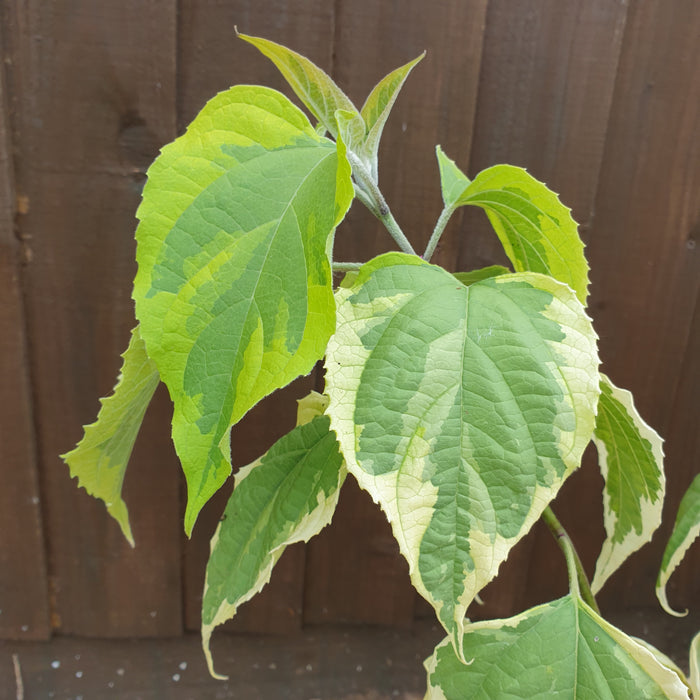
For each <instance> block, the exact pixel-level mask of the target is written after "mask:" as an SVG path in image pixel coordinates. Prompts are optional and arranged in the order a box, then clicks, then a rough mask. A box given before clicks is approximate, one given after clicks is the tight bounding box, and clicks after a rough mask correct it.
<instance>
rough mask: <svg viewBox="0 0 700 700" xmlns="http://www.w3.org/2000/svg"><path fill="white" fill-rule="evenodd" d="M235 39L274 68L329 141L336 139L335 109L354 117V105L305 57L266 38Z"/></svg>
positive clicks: (248, 37) (323, 72)
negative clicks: (326, 134) (256, 51)
mask: <svg viewBox="0 0 700 700" xmlns="http://www.w3.org/2000/svg"><path fill="white" fill-rule="evenodd" d="M238 36H239V37H240V38H241V39H243V40H245V41H247V42H248V43H249V44H252V45H253V46H255V48H257V49H258V50H259V51H260V52H261V53H262V54H263V55H265V56H267V58H269V59H270V60H271V61H272V62H273V63H274V64H275V65H276V66H277V68H278V70H279V71H280V73H282V75H283V76H284V79H285V80H286V81H287V82H288V83H289V85H290V86H291V88H292V90H294V92H295V93H296V95H297V97H298V98H299V99H300V100H301V101H302V102H303V103H304V104H305V105H306V106H307V107H308V109H309V110H310V111H311V113H312V114H313V115H314V116H315V117H316V119H318V120H319V121H320V122H321V124H323V126H324V127H325V128H326V130H327V131H328V132H329V133H330V134H331V135H332V136H333V138H337V137H338V129H337V126H336V121H335V113H336V112H337V111H338V110H339V109H340V110H345V111H348V112H354V113H355V114H358V112H357V109H356V108H355V105H353V103H352V102H351V101H350V98H348V96H347V95H346V94H345V93H344V92H343V91H342V90H341V89H340V88H339V87H338V86H337V85H336V84H335V82H334V81H333V79H332V78H331V77H330V76H329V75H328V74H327V73H326V72H325V71H323V70H321V69H320V68H319V67H318V66H317V65H316V64H315V63H313V62H312V61H310V60H309V59H308V58H306V57H305V56H302V55H301V54H299V53H297V52H296V51H292V50H291V49H288V48H287V47H286V46H282V45H281V44H276V43H275V42H274V41H269V40H268V39H262V38H260V37H255V36H247V35H246V34H239V35H238Z"/></svg>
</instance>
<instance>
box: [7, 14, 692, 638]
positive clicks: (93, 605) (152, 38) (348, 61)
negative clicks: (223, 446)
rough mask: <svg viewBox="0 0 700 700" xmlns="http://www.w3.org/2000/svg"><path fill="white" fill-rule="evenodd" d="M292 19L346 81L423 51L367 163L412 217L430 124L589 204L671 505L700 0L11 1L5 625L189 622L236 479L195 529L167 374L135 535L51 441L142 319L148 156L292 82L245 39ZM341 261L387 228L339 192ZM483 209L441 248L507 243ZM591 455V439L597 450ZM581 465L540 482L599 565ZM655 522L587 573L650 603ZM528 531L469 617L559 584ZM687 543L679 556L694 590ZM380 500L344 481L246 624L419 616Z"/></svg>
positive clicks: (415, 235)
mask: <svg viewBox="0 0 700 700" xmlns="http://www.w3.org/2000/svg"><path fill="white" fill-rule="evenodd" d="M234 25H238V27H239V29H240V30H241V31H244V32H247V33H252V34H258V35H262V36H265V37H268V38H270V39H273V40H276V41H281V42H283V43H285V44H287V45H289V46H291V47H293V48H295V49H297V50H299V51H301V52H303V53H305V54H306V55H308V56H309V57H310V58H311V59H312V60H314V61H315V62H317V63H318V64H319V65H320V66H322V67H323V68H325V69H326V70H327V71H329V72H331V73H332V74H333V75H334V77H335V78H336V80H337V81H338V82H339V84H340V85H341V86H342V87H343V88H344V89H345V90H346V91H347V92H348V94H349V95H350V97H351V98H352V99H353V100H357V101H358V102H360V103H361V102H362V100H363V98H364V96H365V95H366V94H367V93H368V91H369V89H370V88H371V86H372V85H373V84H374V83H375V82H376V81H377V80H378V79H379V78H381V77H382V76H383V75H384V74H386V73H387V72H389V71H390V70H391V69H393V68H395V67H396V66H398V65H400V64H402V63H405V62H406V61H408V60H409V59H411V58H413V57H415V56H416V55H417V54H419V53H420V52H421V51H423V50H424V49H426V50H427V51H428V54H427V57H426V59H425V60H424V61H423V63H422V64H421V65H419V66H418V68H416V69H415V71H414V73H413V74H412V75H411V77H410V80H409V82H408V84H407V86H406V87H405V90H404V94H402V95H401V97H400V98H399V101H398V103H397V105H396V107H395V110H394V114H393V115H392V118H391V120H390V123H389V126H388V128H387V131H386V136H385V143H384V146H383V148H382V156H383V165H382V166H381V181H382V183H383V189H384V192H385V195H386V196H387V199H388V200H389V201H390V203H391V205H392V208H393V210H394V212H395V213H396V215H397V217H398V218H399V220H400V221H401V222H403V224H404V228H405V229H406V230H407V233H408V235H409V237H410V238H411V239H412V240H413V241H414V242H415V243H416V244H417V246H419V247H420V246H421V245H424V244H425V242H426V239H427V236H428V233H429V231H430V230H432V225H433V223H434V221H435V219H436V217H437V215H438V213H439V209H440V197H439V186H438V173H437V166H436V162H435V156H434V145H435V144H436V143H440V144H442V146H443V148H444V149H445V151H446V152H447V153H448V154H449V155H450V156H451V157H452V158H454V159H456V161H457V162H458V163H459V164H460V165H461V166H462V167H463V168H465V169H466V170H467V172H469V173H470V174H472V175H473V174H474V173H476V172H477V171H479V170H480V169H482V168H484V167H487V166H489V165H492V164H494V163H498V162H510V163H514V164H517V165H522V166H525V167H527V168H528V169H529V170H530V172H531V173H532V174H533V175H535V176H536V177H537V178H539V179H542V180H544V181H546V182H547V183H548V184H549V185H550V186H551V187H553V188H554V189H555V190H556V191H558V192H559V193H560V194H561V197H562V199H563V200H564V202H566V203H567V204H568V205H570V206H571V207H572V209H573V212H574V216H575V218H576V219H577V220H578V221H579V222H581V232H582V235H583V237H584V239H585V241H586V243H587V253H588V256H589V259H590V263H591V267H592V272H591V278H592V288H591V307H590V308H591V314H592V315H593V317H594V319H595V323H596V327H597V329H598V332H599V333H600V350H601V355H602V358H603V361H604V369H605V371H606V372H607V373H608V374H609V375H611V377H612V378H613V380H614V381H615V382H616V383H618V384H619V385H621V386H624V387H627V388H629V389H631V390H632V391H633V392H634V394H635V396H636V399H637V404H638V406H639V408H640V410H641V412H642V414H643V415H644V416H645V418H646V419H647V421H648V422H649V423H650V424H651V425H653V426H654V427H655V428H657V429H658V430H659V431H660V432H661V433H662V435H664V437H665V438H666V440H667V443H666V456H667V464H666V468H667V474H668V498H667V506H666V510H665V514H666V517H667V520H668V519H669V518H670V516H671V514H672V513H673V512H675V510H676V508H677V505H678V502H679V499H680V496H681V494H682V492H683V491H684V490H685V488H686V487H687V486H688V484H689V483H690V481H691V479H692V477H693V476H694V474H695V473H697V471H698V464H699V462H700V429H699V425H698V408H699V406H698V403H699V399H698V397H699V396H700V304H699V303H698V300H699V291H700V251H698V249H697V247H696V239H697V238H698V236H699V234H700V41H698V37H699V36H700V3H699V2H697V0H568V1H567V2H561V0H518V2H515V1H513V0H441V1H440V2H437V1H436V2H426V1H425V0H382V2H376V1H375V2H372V1H371V0H335V1H330V0H307V1H305V2H293V1H291V0H248V1H244V0H228V1H223V2H213V1H211V2H207V1H203V0H118V1H117V0H70V1H69V0H55V1H54V2H50V3H48V2H36V1H31V0H0V42H1V43H0V57H1V59H2V61H1V62H0V295H1V296H0V300H1V303H0V362H1V364H0V396H1V397H2V404H1V405H0V460H1V461H0V473H1V475H2V476H1V481H0V484H1V485H0V609H1V612H0V636H3V637H7V638H21V639H43V638H46V637H48V636H49V635H50V634H51V632H52V631H56V632H60V633H65V634H73V635H85V636H98V637H121V636H166V635H178V634H181V633H182V632H183V630H188V629H197V628H198V625H199V603H200V599H201V588H202V581H203V570H204V562H205V559H206V556H207V553H208V540H209V538H210V536H211V533H212V531H213V528H214V526H215V524H216V521H217V519H218V517H219V513H220V512H221V509H222V508H223V504H224V500H225V494H223V495H221V496H217V497H216V498H214V499H213V502H212V503H211V504H210V505H209V507H207V508H206V510H205V511H204V513H203V514H202V516H201V518H200V521H199V522H198V525H197V527H196V529H195V533H194V536H193V537H192V539H191V540H190V541H187V540H186V539H185V538H184V536H183V530H182V515H183V488H182V479H181V477H180V474H179V466H178V462H177V460H176V458H175V455H174V453H173V450H172V447H171V446H170V443H169V430H168V421H169V414H170V407H169V401H168V398H167V395H166V394H165V393H164V392H163V393H160V394H158V395H157V398H156V401H155V403H154V404H153V405H152V407H151V409H150V410H149V413H148V416H147V418H146V422H145V426H144V429H143V431H142V434H141V436H140V438H139V441H138V443H137V446H136V449H135V453H134V456H133V460H132V463H131V465H130V469H129V472H128V475H127V483H126V500H127V503H128V505H129V508H130V512H131V517H132V523H133V529H134V534H135V537H136V540H137V547H136V549H133V550H132V549H130V548H129V546H128V545H127V543H126V542H125V541H124V539H123V538H122V536H121V534H120V532H119V529H118V527H117V526H116V524H115V523H114V522H113V521H112V520H111V519H110V518H109V517H108V516H107V514H106V513H105V510H104V507H103V505H102V504H101V503H100V502H96V501H94V500H93V499H91V498H90V497H88V496H87V495H86V494H85V493H84V491H79V490H78V489H77V488H76V483H75V482H74V481H72V480H70V479H69V477H68V470H67V468H66V466H65V465H64V464H63V463H62V462H61V460H60V459H59V457H58V455H59V454H60V453H62V452H65V451H67V450H68V449H70V448H71V447H72V446H73V445H74V444H75V442H76V441H77V440H78V439H79V438H80V436H81V426H82V425H83V424H85V423H88V422H91V421H92V420H94V417H95V415H96V412H97V409H98V402H97V398H98V397H99V396H102V395H105V394H107V393H109V391H110V390H111V388H112V386H113V384H114V380H115V377H116V374H117V371H118V368H119V365H120V358H119V353H120V352H121V351H122V350H123V349H124V348H125V347H126V343H127V339H128V334H129V330H130V328H131V327H132V325H133V324H134V321H133V310H132V303H131V301H130V287H131V281H132V278H133V275H134V272H135V263H134V249H135V246H134V241H133V230H134V227H135V220H134V212H135V209H136V207H137V205H138V202H139V195H140V191H141V188H142V186H143V183H144V179H145V172H146V169H147V167H148V165H149V163H150V162H151V161H152V160H153V158H154V157H155V156H156V155H157V153H158V149H159V148H160V147H161V146H162V145H163V144H164V143H166V142H168V141H169V140H171V139H173V138H174V137H175V136H176V135H177V134H178V133H180V132H182V130H183V129H184V126H185V125H186V124H187V123H188V121H189V120H190V119H191V118H192V117H193V116H194V115H195V114H196V112H197V111H198V110H199V109H200V108H201V106H202V105H203V104H204V102H205V101H206V100H207V99H208V98H209V97H211V96H212V95H213V94H214V93H215V92H217V91H218V90H221V89H224V88H226V87H228V86H229V85H231V84H234V83H238V82H245V83H262V84H267V85H270V86H273V87H277V88H280V89H282V90H285V91H286V89H285V88H284V86H283V83H282V80H281V79H280V77H279V76H278V75H277V73H276V71H275V69H274V67H272V65H271V64H269V63H268V62H266V60H265V59H264V58H262V57H261V56H260V55H258V54H257V52H256V51H255V50H254V49H253V48H252V47H250V46H249V45H247V44H245V43H244V42H241V41H237V40H236V39H235V38H234V29H233V28H234ZM342 230H343V233H342V234H339V240H338V247H339V249H340V250H339V253H338V255H339V259H351V260H364V259H367V258H369V257H370V256H371V255H373V254H374V253H376V252H379V251H381V250H382V249H384V248H385V247H386V246H387V245H388V244H389V243H390V240H389V239H388V238H387V236H386V235H385V234H383V233H382V232H381V230H380V228H379V227H378V226H377V225H376V223H375V222H374V221H373V220H372V219H371V217H370V216H369V215H368V214H366V213H365V212H363V211H360V210H358V209H357V207H354V208H353V210H352V212H351V214H350V215H349V217H348V219H347V221H346V222H345V224H344V228H343V229H342ZM498 248H499V244H498V241H497V240H496V238H495V236H494V235H493V234H492V233H490V232H489V231H488V228H487V226H486V225H485V220H484V219H482V218H480V217H479V216H478V215H476V214H475V215H472V214H471V213H469V214H468V213H463V214H461V215H460V217H458V218H457V219H456V220H455V221H453V222H452V223H451V225H450V228H449V229H448V233H447V235H446V237H445V238H444V242H443V243H442V244H441V246H440V248H439V250H438V252H437V255H436V257H435V259H436V261H437V262H439V263H440V264H443V265H445V266H447V267H448V268H451V269H455V270H456V269H460V270H462V269H471V268H473V267H476V266H482V265H488V264H493V263H496V262H501V261H502V260H503V257H502V253H500V252H499V250H498ZM318 380H319V378H318V377H309V378H305V379H301V380H299V381H298V382H297V383H296V384H295V385H294V386H292V387H291V388H289V389H286V390H284V391H282V392H280V394H279V395H276V396H274V397H272V398H271V399H268V400H266V401H265V402H263V403H262V404H261V405H259V406H258V407H256V409H255V410H254V411H253V412H252V413H251V414H250V415H249V416H248V417H246V419H245V420H244V421H243V423H242V424H241V425H240V426H239V427H237V428H236V429H234V432H233V438H232V439H233V455H234V459H235V462H236V464H237V465H242V464H245V463H247V462H249V461H250V460H252V459H254V458H255V457H257V456H258V455H259V454H260V453H261V452H262V451H264V450H265V449H266V448H267V447H268V446H269V445H270V443H271V442H272V441H273V440H274V439H275V438H276V437H277V436H279V435H281V434H282V433H283V432H285V431H286V430H287V429H288V428H289V427H291V425H292V423H293V421H294V399H295V398H296V397H297V396H300V395H302V394H303V393H305V392H306V391H307V389H308V388H309V387H310V386H312V385H313V384H314V382H317V381H318ZM591 457H593V456H592V455H591ZM601 485H602V480H601V477H600V475H599V473H598V471H597V468H596V466H595V460H594V459H592V458H591V459H588V460H587V463H586V464H585V465H584V468H583V469H582V470H580V471H579V472H577V473H576V474H575V475H574V476H573V477H572V478H571V479H570V481H569V482H567V484H566V486H565V488H564V489H563V492H562V494H561V496H560V498H559V499H558V501H557V504H556V511H557V512H558V513H559V514H560V517H561V519H562V520H563V521H564V523H565V525H566V526H568V528H569V529H570V531H571V533H572V535H573V536H574V538H575V540H576V541H577V542H578V543H580V549H581V554H582V557H583V559H584V562H585V564H586V566H587V567H588V568H589V570H592V567H593V564H594V561H595V557H596V555H597V552H598V550H599V547H600V544H601V542H602V538H603V528H602V523H601V506H600V491H601ZM669 529H670V522H666V524H665V525H664V526H663V527H662V528H661V529H660V531H659V532H658V533H657V536H656V537H655V538H654V541H653V542H652V544H651V545H648V546H647V547H646V548H645V549H644V550H642V552H640V553H639V554H638V555H637V556H635V557H633V558H632V559H631V560H630V561H629V562H628V563H627V564H625V565H624V566H623V568H622V570H621V571H620V572H619V573H618V574H617V575H616V576H615V577H614V578H613V579H612V580H611V581H610V582H609V584H608V586H607V588H606V589H605V591H604V592H603V593H602V594H601V602H602V606H603V608H604V609H605V610H610V609H614V608H620V607H624V606H627V607H641V608H649V609H652V608H654V609H656V603H655V599H654V596H653V583H654V579H655V573H656V570H657V566H658V563H659V560H660V555H661V550H662V547H663V543H664V541H665V539H666V538H667V537H668V534H669ZM549 539H550V538H549V535H548V533H546V532H545V531H542V529H541V528H539V527H536V528H535V529H534V531H533V532H532V533H531V534H530V535H529V536H528V537H527V538H526V539H525V540H524V541H523V542H522V543H521V544H520V545H518V547H517V548H516V550H515V551H514V552H513V554H512V555H511V557H510V559H509V560H508V562H507V563H506V564H505V565H504V566H503V567H502V573H503V578H502V579H501V578H499V579H498V580H497V581H496V582H495V583H494V584H492V585H491V586H490V587H489V588H488V589H487V590H486V592H485V594H484V598H485V600H486V606H485V608H484V609H482V610H479V611H477V614H479V615H494V614H499V615H500V614H509V613H512V612H515V611H517V610H520V609H522V608H523V607H524V606H526V605H530V604H532V603H534V602H537V601H540V600H543V599H545V598H547V597H553V596H557V595H560V594H562V593H563V592H564V591H565V587H566V580H565V574H564V567H563V563H562V561H561V557H560V556H559V554H558V552H557V551H556V549H555V547H554V545H553V544H552V543H550V541H549ZM699 560H700V557H698V556H697V549H695V555H694V556H691V558H690V559H689V560H688V561H687V562H686V563H684V564H683V566H682V567H681V569H680V570H679V571H678V572H677V573H676V574H675V575H674V577H673V578H672V580H671V584H670V587H669V595H670V597H671V599H672V600H673V602H674V604H675V605H676V606H677V607H684V606H688V605H689V604H690V603H691V602H693V603H694V604H695V612H696V613H697V612H698V607H697V603H698V600H700V561H699ZM425 613H426V611H425V606H424V605H423V604H422V603H421V602H420V601H418V600H417V598H416V596H415V595H414V593H413V591H412V589H411V587H410V585H409V580H408V575H407V567H406V565H405V564H404V562H403V561H402V560H401V558H400V557H399V556H398V552H397V547H396V545H395V544H394V541H393V539H392V537H391V534H390V531H389V528H388V526H387V524H386V521H385V520H384V518H383V516H382V515H381V513H380V512H379V511H378V509H377V508H376V507H375V506H374V505H373V504H372V503H371V501H370V499H369V498H368V497H367V496H366V495H364V494H363V493H361V492H360V491H359V490H358V489H357V488H356V487H355V486H354V484H350V483H348V484H347V485H346V486H345V487H344V493H343V495H342V498H341V505H340V508H339V510H338V512H337V514H336V517H335V519H334V522H333V524H332V525H331V526H330V527H329V528H327V529H326V530H325V531H324V532H323V533H322V534H321V535H320V536H318V537H317V538H315V539H314V540H312V541H311V542H310V543H309V544H308V545H307V546H294V547H292V548H290V550H289V551H288V552H287V553H286V554H285V555H284V557H283V559H282V561H281V562H280V564H279V566H278V568H277V570H276V571H275V574H274V576H273V580H272V582H271V584H270V585H269V586H268V587H267V588H266V589H265V591H264V592H263V593H262V595H261V596H260V597H259V599H257V600H255V601H253V602H251V603H250V604H249V605H247V606H245V607H244V608H243V609H242V610H241V613H240V615H239V617H238V619H237V620H236V621H235V622H234V623H233V625H232V627H233V628H234V629H237V630H241V631H243V630H255V631H263V632H266V631H294V630H295V629H298V628H299V626H300V625H302V624H304V623H320V622H324V623H325V622H337V621H353V622H367V623H381V624H390V625H396V626H407V625H410V623H411V621H412V620H413V619H414V618H415V616H416V615H423V614H425Z"/></svg>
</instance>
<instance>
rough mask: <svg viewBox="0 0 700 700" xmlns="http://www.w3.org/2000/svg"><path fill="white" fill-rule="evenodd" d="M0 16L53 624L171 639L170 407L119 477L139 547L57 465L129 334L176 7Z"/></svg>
mask: <svg viewBox="0 0 700 700" xmlns="http://www.w3.org/2000/svg"><path fill="white" fill-rule="evenodd" d="M11 12H12V13H13V22H14V26H15V28H16V29H17V31H16V32H15V33H13V52H12V64H11V67H10V74H11V76H12V89H13V100H14V103H13V104H14V108H15V109H16V113H17V117H18V130H17V134H16V138H17V147H18V155H19V167H18V169H17V189H18V193H19V194H20V195H21V196H23V197H26V200H25V201H26V202H27V207H26V209H27V211H26V213H25V215H24V216H22V219H21V221H20V227H21V232H22V235H24V236H26V237H27V240H28V241H29V244H30V246H31V251H32V261H31V264H29V265H28V266H27V273H26V284H27V314H28V324H29V329H30V333H31V337H32V341H33V342H32V345H31V351H32V353H31V354H32V356H31V361H32V367H33V377H34V381H35V390H36V393H37V396H38V401H37V406H36V409H37V414H38V425H39V427H38V434H39V440H40V448H41V462H42V464H41V467H42V484H43V493H44V494H45V496H46V511H45V516H46V523H47V533H48V546H49V553H50V574H51V587H52V596H53V602H54V605H55V608H54V612H55V617H54V622H55V624H56V625H57V626H58V628H59V629H60V631H61V632H65V633H69V634H78V635H86V636H126V635H129V636H147V635H170V634H176V633H178V632H179V631H180V630H181V601H180V537H179V526H178V511H179V502H178V489H179V483H178V478H177V476H176V474H177V471H176V470H175V464H174V461H173V458H172V452H168V447H167V434H168V431H167V413H168V408H167V403H166V402H163V401H162V397H161V399H159V400H157V401H156V402H155V405H154V407H153V408H154V410H153V411H151V413H150V415H149V417H148V419H147V423H148V424H149V426H150V428H151V429H153V431H154V432H152V433H151V435H150V436H149V439H147V440H143V439H142V440H141V441H140V443H139V445H138V446H137V449H136V453H135V455H134V459H133V462H132V464H131V468H130V471H129V473H128V475H127V498H128V502H129V506H130V510H131V516H132V523H133V530H134V534H135V537H136V541H137V543H138V544H137V548H136V549H135V550H131V549H130V548H129V547H128V545H127V544H126V543H125V542H124V540H123V538H122V537H121V535H120V533H119V530H118V527H117V526H116V524H115V523H113V522H112V521H111V519H110V518H109V517H108V516H107V514H106V513H105V511H104V507H103V505H102V504H101V503H99V502H97V501H94V500H93V499H91V498H89V497H88V496H86V495H85V494H84V493H79V492H78V489H77V488H76V484H75V482H73V481H71V480H70V479H69V478H68V469H67V467H66V466H65V465H63V464H62V463H61V461H60V460H59V458H58V454H59V453H61V452H65V451H67V450H69V449H70V448H71V447H72V445H73V444H75V441H77V439H79V437H80V434H81V428H80V426H81V425H82V424H84V423H87V422H91V421H92V420H94V417H95V415H96V412H97V409H98V403H97V397H98V396H100V395H103V394H105V393H108V392H109V391H110V389H111V387H112V386H113V384H114V381H115V377H116V374H117V370H118V367H119V363H120V359H119V353H120V352H121V351H122V350H123V349H124V348H125V347H126V343H127V340H128V334H129V329H130V327H131V326H133V324H134V320H133V309H132V304H131V302H130V298H129V297H130V287H131V280H132V278H133V274H134V272H135V264H134V260H133V255H134V242H133V230H134V224H135V221H134V218H133V213H134V211H135V209H136V206H137V204H138V200H139V194H140V189H141V186H142V184H143V180H144V170H145V167H146V166H147V164H148V163H149V162H150V160H151V159H152V158H153V157H154V156H155V154H156V153H157V149H158V147H159V146H160V145H161V144H162V143H164V142H165V141H167V140H169V139H170V138H172V136H173V135H174V118H175V98H174V88H175V85H174V79H175V51H174V45H175V44H174V42H175V13H176V3H175V2H174V1H173V0H150V1H149V2H136V1H135V0H131V1H127V2H123V3H116V4H114V3H112V4H109V3H107V4H105V3H94V2H87V1H82V2H67V1H61V2H55V3H50V4H46V3H30V4H27V3H14V4H12V10H11ZM154 423H156V424H158V425H157V427H154ZM147 429H148V428H147ZM155 494H157V495H158V497H157V498H156V497H154V495H155Z"/></svg>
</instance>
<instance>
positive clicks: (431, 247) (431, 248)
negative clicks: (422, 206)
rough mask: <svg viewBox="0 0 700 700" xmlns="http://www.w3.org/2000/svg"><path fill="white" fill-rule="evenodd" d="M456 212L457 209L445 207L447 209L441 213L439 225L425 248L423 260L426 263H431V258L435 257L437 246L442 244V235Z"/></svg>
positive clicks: (436, 225)
mask: <svg viewBox="0 0 700 700" xmlns="http://www.w3.org/2000/svg"><path fill="white" fill-rule="evenodd" d="M454 211H455V207H448V206H445V208H444V209H443V210H442V212H441V213H440V216H439V218H438V220H437V223H436V224H435V228H434V229H433V233H432V234H431V236H430V240H429V241H428V245H427V246H426V248H425V253H423V260H425V261H426V262H430V258H432V257H433V253H434V252H435V249H436V248H437V244H438V243H439V242H440V238H441V237H442V234H443V232H444V230H445V226H447V222H448V221H449V220H450V217H451V216H452V214H454Z"/></svg>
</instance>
